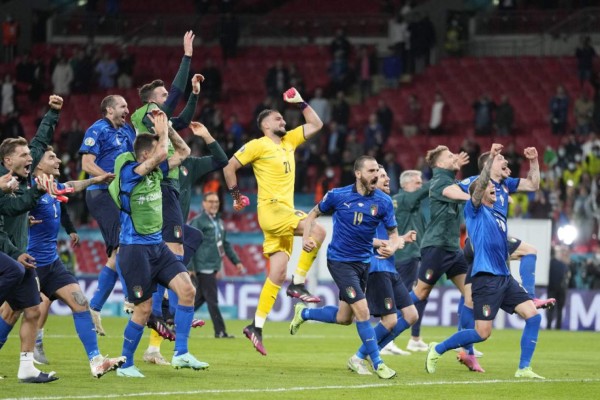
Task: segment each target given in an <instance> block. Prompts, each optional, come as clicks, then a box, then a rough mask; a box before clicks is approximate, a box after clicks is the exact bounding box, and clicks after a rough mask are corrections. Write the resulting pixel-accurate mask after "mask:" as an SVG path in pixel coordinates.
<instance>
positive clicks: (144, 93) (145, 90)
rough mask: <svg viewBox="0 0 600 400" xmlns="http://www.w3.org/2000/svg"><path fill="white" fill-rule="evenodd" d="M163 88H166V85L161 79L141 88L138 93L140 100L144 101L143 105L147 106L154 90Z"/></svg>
mask: <svg viewBox="0 0 600 400" xmlns="http://www.w3.org/2000/svg"><path fill="white" fill-rule="evenodd" d="M161 86H165V83H164V82H163V81H161V80H160V79H155V80H153V81H152V82H150V83H146V84H145V85H143V86H142V87H141V88H139V89H138V93H139V94H140V100H142V103H144V104H146V103H147V102H148V101H149V100H150V97H151V95H152V92H153V91H154V89H156V88H157V87H161Z"/></svg>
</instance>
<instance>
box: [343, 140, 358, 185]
mask: <svg viewBox="0 0 600 400" xmlns="http://www.w3.org/2000/svg"><path fill="white" fill-rule="evenodd" d="M355 160H356V158H355V157H354V156H353V154H352V153H351V152H350V150H348V149H346V150H344V152H343V153H342V165H341V168H342V175H341V176H340V184H339V186H340V187H341V186H348V185H352V183H353V182H356V176H355V175H354V161H355Z"/></svg>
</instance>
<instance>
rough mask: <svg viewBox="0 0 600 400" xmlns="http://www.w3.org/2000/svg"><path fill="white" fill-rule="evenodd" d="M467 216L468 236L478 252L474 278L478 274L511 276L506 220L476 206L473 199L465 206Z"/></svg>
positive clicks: (494, 211) (488, 209)
mask: <svg viewBox="0 0 600 400" xmlns="http://www.w3.org/2000/svg"><path fill="white" fill-rule="evenodd" d="M464 214H465V223H466V225H467V233H468V235H469V238H470V239H471V243H472V245H473V248H474V249H475V259H474V261H473V271H472V272H471V276H474V275H475V274H477V273H478V272H487V273H490V274H494V275H501V276H506V275H510V267H509V266H508V262H509V254H508V242H507V226H506V217H505V216H504V215H502V214H500V213H499V212H497V211H496V210H495V209H493V208H490V207H486V206H484V205H480V206H479V207H475V206H474V205H473V202H472V201H471V200H469V201H467V203H466V204H465V210H464Z"/></svg>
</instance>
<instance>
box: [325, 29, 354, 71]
mask: <svg viewBox="0 0 600 400" xmlns="http://www.w3.org/2000/svg"><path fill="white" fill-rule="evenodd" d="M329 49H330V51H331V55H332V56H333V57H340V58H342V59H343V60H345V61H346V63H347V62H348V60H349V59H350V53H351V51H352V45H351V44H350V41H348V38H347V37H346V32H344V30H343V29H341V28H338V29H336V31H335V37H334V38H333V41H332V42H331V44H330V45H329Z"/></svg>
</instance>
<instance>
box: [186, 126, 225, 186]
mask: <svg viewBox="0 0 600 400" xmlns="http://www.w3.org/2000/svg"><path fill="white" fill-rule="evenodd" d="M190 128H191V129H192V132H193V133H194V135H196V136H198V137H200V138H201V139H202V140H204V143H206V145H207V147H208V151H209V152H210V156H204V157H189V158H188V160H190V159H193V160H192V163H193V165H194V166H193V168H191V169H192V170H194V171H195V176H193V177H192V178H193V179H197V178H198V177H200V176H203V175H205V174H207V173H209V172H212V171H215V170H217V169H221V168H224V167H225V166H226V165H227V155H226V154H225V152H224V151H223V149H222V148H221V146H220V145H219V143H218V142H217V141H216V140H215V138H213V137H212V135H211V134H210V132H209V131H208V129H206V127H205V126H204V125H202V124H201V123H199V122H192V123H191V124H190ZM188 162H189V161H188ZM188 162H186V165H187V164H188Z"/></svg>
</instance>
